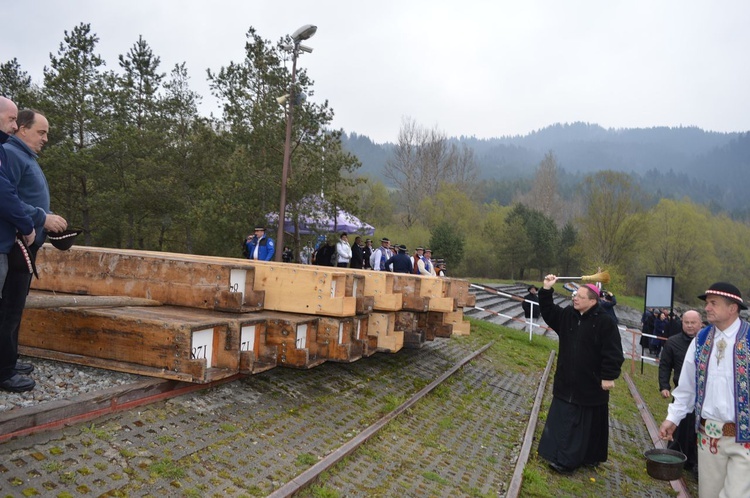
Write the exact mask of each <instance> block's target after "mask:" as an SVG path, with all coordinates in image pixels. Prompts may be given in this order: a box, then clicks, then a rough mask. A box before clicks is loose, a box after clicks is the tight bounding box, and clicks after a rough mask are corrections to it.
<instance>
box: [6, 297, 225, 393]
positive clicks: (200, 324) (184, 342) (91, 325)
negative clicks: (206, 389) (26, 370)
mask: <svg viewBox="0 0 750 498" xmlns="http://www.w3.org/2000/svg"><path fill="white" fill-rule="evenodd" d="M229 316H232V315H229ZM237 341H238V338H236V337H234V336H233V335H232V334H231V331H230V327H229V323H228V321H227V320H225V319H222V317H221V316H218V315H215V316H206V313H205V312H203V311H201V310H193V309H189V308H177V307H172V306H159V307H126V308H56V309H30V310H26V312H25V313H24V317H23V320H22V325H21V333H20V334H19V344H20V345H21V346H23V347H26V348H33V349H34V351H35V355H37V356H42V357H48V358H53V359H60V358H61V357H62V356H65V355H67V360H66V361H72V362H74V363H82V364H85V365H90V366H103V365H105V364H106V365H109V366H108V367H107V368H111V369H112V370H120V371H126V372H130V373H140V374H143V375H153V376H157V377H162V378H166V379H175V380H182V381H187V382H197V383H205V382H210V381H213V380H218V379H222V378H226V377H229V376H232V375H235V374H236V373H237V372H238V369H239V344H238V343H237ZM40 351H48V352H49V353H48V354H42V353H40Z"/></svg>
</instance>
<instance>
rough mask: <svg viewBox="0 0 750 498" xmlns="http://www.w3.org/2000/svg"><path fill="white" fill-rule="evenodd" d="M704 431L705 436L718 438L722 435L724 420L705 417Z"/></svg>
mask: <svg viewBox="0 0 750 498" xmlns="http://www.w3.org/2000/svg"><path fill="white" fill-rule="evenodd" d="M705 431H706V436H708V437H712V438H715V439H719V438H720V437H721V436H723V435H724V422H719V421H718V420H710V419H706V425H705Z"/></svg>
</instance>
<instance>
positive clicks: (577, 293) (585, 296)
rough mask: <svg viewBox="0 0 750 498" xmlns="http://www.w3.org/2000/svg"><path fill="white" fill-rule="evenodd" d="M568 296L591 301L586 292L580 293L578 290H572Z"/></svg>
mask: <svg viewBox="0 0 750 498" xmlns="http://www.w3.org/2000/svg"><path fill="white" fill-rule="evenodd" d="M570 297H578V298H579V299H588V300H589V301H593V299H592V298H590V297H589V296H588V294H585V293H584V294H581V293H580V292H578V291H573V293H572V294H571V295H570Z"/></svg>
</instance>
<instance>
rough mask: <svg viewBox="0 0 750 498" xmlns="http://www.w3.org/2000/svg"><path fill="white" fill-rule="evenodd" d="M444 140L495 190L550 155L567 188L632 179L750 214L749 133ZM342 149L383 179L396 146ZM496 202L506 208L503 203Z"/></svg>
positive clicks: (581, 126)
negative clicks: (748, 187) (746, 184)
mask: <svg viewBox="0 0 750 498" xmlns="http://www.w3.org/2000/svg"><path fill="white" fill-rule="evenodd" d="M449 140H451V141H454V142H456V143H458V144H461V145H466V146H468V147H469V148H471V149H472V150H473V151H474V157H475V160H476V164H477V168H478V172H477V174H478V177H479V178H480V179H485V180H490V181H494V182H499V183H505V182H517V181H518V180H523V179H528V178H530V177H531V175H532V173H533V171H534V168H535V167H536V165H537V164H539V162H540V161H541V160H542V159H543V158H544V156H545V154H546V153H548V152H552V153H553V154H554V155H555V157H556V159H557V163H558V166H559V171H560V175H561V180H562V181H563V183H564V184H567V183H570V184H577V183H578V182H580V179H581V178H582V177H583V174H586V173H591V172H595V171H601V170H605V169H606V170H613V171H621V172H625V173H629V174H632V176H633V179H634V181H636V182H637V183H638V184H639V185H640V186H641V187H642V188H643V189H644V190H645V191H646V192H649V193H652V194H654V195H655V196H656V197H658V198H663V197H667V198H673V199H681V198H683V197H685V196H688V197H690V198H691V199H692V200H694V201H695V202H698V203H700V204H706V205H711V206H713V207H714V209H724V210H727V211H728V212H732V213H742V212H744V211H746V210H747V209H748V208H750V198H749V197H748V196H747V195H745V193H744V189H743V188H742V184H741V182H738V181H737V179H739V178H742V177H743V176H742V175H743V174H747V173H746V172H747V171H748V166H750V133H716V132H710V131H704V130H701V129H699V128H696V127H679V128H667V127H654V128H639V129H605V128H602V127H601V126H598V125H595V124H587V123H573V124H564V125H563V124H555V125H552V126H548V127H546V128H543V129H541V130H537V131H534V132H531V133H529V134H527V135H524V136H514V137H499V138H491V139H478V138H475V137H458V138H450V139H449ZM343 146H344V148H345V149H346V150H348V151H350V152H352V153H353V154H354V155H356V156H357V157H358V158H359V159H360V160H361V161H362V168H361V169H360V173H361V174H366V175H368V176H371V177H373V178H382V177H383V175H382V170H383V168H384V167H385V164H386V161H387V160H388V157H389V154H392V151H393V144H389V143H387V144H375V143H373V142H372V141H370V139H369V138H367V137H366V136H363V135H357V134H356V133H352V134H351V135H348V136H347V135H345V136H344V137H343ZM384 181H385V183H386V184H387V185H389V186H392V185H391V184H390V182H389V181H387V180H384ZM491 198H492V197H491ZM495 199H497V200H498V201H499V202H501V203H505V201H507V200H508V196H507V195H498V196H497V197H495Z"/></svg>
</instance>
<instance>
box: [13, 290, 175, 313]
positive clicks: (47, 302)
mask: <svg viewBox="0 0 750 498" xmlns="http://www.w3.org/2000/svg"><path fill="white" fill-rule="evenodd" d="M161 305H162V303H160V302H159V301H154V300H153V299H144V298H139V297H129V296H80V295H72V294H51V293H47V292H39V291H32V292H30V293H29V295H28V297H27V298H26V309H43V308H61V307H67V308H75V307H94V308H102V307H120V306H161Z"/></svg>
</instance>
